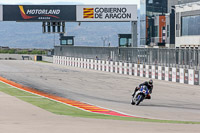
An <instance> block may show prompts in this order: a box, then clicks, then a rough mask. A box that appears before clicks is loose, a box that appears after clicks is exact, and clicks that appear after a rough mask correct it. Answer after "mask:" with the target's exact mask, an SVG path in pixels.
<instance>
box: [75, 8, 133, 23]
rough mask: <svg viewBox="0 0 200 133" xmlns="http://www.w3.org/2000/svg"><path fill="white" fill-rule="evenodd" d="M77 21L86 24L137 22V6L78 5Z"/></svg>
mask: <svg viewBox="0 0 200 133" xmlns="http://www.w3.org/2000/svg"><path fill="white" fill-rule="evenodd" d="M76 20H77V21H86V22H89V21H91V22H94V21H98V22H107V21H110V22H129V21H137V5H78V6H77V7H76Z"/></svg>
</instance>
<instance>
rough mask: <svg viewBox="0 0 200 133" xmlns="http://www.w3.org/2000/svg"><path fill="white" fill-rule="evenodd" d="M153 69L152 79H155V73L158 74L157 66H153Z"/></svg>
mask: <svg viewBox="0 0 200 133" xmlns="http://www.w3.org/2000/svg"><path fill="white" fill-rule="evenodd" d="M151 71H152V73H151V76H152V79H155V78H156V75H155V74H156V67H155V66H152V67H151Z"/></svg>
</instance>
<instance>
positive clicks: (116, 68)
mask: <svg viewBox="0 0 200 133" xmlns="http://www.w3.org/2000/svg"><path fill="white" fill-rule="evenodd" d="M118 70H119V69H118V62H115V73H119V72H118Z"/></svg>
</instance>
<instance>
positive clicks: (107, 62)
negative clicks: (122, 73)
mask: <svg viewBox="0 0 200 133" xmlns="http://www.w3.org/2000/svg"><path fill="white" fill-rule="evenodd" d="M109 65H110V64H109V61H106V72H109V71H110V66H109Z"/></svg>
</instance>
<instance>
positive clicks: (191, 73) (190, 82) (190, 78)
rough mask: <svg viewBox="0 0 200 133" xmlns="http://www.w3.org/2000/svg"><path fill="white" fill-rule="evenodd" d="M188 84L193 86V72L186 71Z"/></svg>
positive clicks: (190, 70)
mask: <svg viewBox="0 0 200 133" xmlns="http://www.w3.org/2000/svg"><path fill="white" fill-rule="evenodd" d="M188 84H190V85H194V70H192V69H189V70H188Z"/></svg>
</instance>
